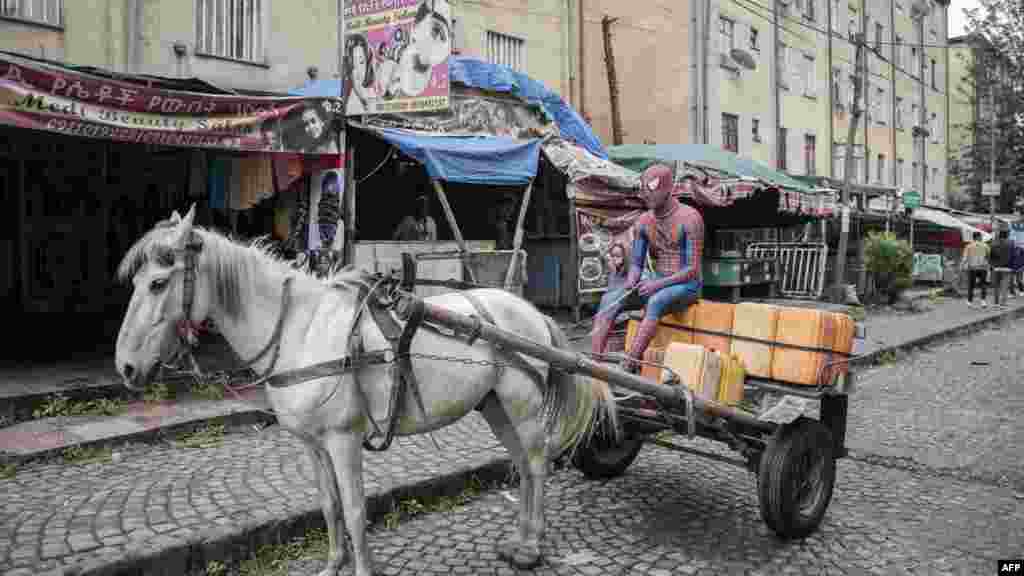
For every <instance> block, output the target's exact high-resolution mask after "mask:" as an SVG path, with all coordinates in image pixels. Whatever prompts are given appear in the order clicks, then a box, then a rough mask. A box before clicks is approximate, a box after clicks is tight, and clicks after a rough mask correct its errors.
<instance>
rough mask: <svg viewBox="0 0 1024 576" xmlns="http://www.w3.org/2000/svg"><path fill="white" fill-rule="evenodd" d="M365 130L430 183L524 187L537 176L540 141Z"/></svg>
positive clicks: (378, 129) (388, 129) (379, 129)
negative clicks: (411, 162)
mask: <svg viewBox="0 0 1024 576" xmlns="http://www.w3.org/2000/svg"><path fill="white" fill-rule="evenodd" d="M364 128H365V127H364ZM366 129H367V130H368V131H369V132H370V133H373V134H376V135H378V136H379V137H381V138H383V139H384V140H385V141H387V142H388V143H390V144H391V145H393V146H395V147H396V148H398V149H399V150H401V151H402V152H403V153H404V154H406V155H408V156H411V157H412V158H414V159H416V160H417V161H418V162H419V163H420V164H423V166H424V167H425V168H426V170H427V174H429V175H430V177H431V178H433V179H438V180H445V181H448V182H461V183H464V184H483V185H494V186H500V185H505V186H525V185H526V184H528V183H529V182H530V181H531V180H533V179H534V178H535V177H536V176H537V165H538V161H539V159H540V143H541V141H540V140H539V139H533V140H515V139H513V138H501V137H497V136H485V137H479V136H443V135H435V134H424V133H421V132H412V131H409V130H401V129H398V128H366Z"/></svg>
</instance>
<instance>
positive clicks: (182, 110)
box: [0, 54, 341, 154]
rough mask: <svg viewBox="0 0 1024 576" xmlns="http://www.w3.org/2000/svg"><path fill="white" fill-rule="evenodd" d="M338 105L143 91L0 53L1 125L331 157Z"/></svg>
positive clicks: (142, 141) (135, 85)
mask: <svg viewBox="0 0 1024 576" xmlns="http://www.w3.org/2000/svg"><path fill="white" fill-rule="evenodd" d="M339 118H341V102H340V101H339V100H337V99H332V98H298V97H249V96H236V95H221V94H201V93H196V92H185V91H177V90H164V89H160V88H149V87H147V86H145V85H144V84H141V83H137V82H128V81H122V80H114V79H109V78H105V77H102V76H96V75H90V74H85V73H80V72H78V71H75V70H72V69H69V68H64V67H60V66H52V65H48V64H45V63H42V62H38V61H34V60H28V59H22V58H18V57H16V56H12V55H6V54H4V55H0V125H8V126H15V127H18V128H28V129H32V130H43V131H47V132H55V133H59V134H66V135H69V136H80V137H86V138H99V139H105V140H117V141H121V142H132V143H138V144H157V145H162V146H184V147H196V148H221V149H227V150H236V151H250V152H292V153H301V154H338V153H339V150H338V128H339V126H340V122H338V121H337V120H338V119H339Z"/></svg>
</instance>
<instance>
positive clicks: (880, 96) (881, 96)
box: [875, 87, 889, 124]
mask: <svg viewBox="0 0 1024 576" xmlns="http://www.w3.org/2000/svg"><path fill="white" fill-rule="evenodd" d="M875 100H876V101H877V102H876V109H877V115H876V116H875V120H876V121H878V123H879V124H885V123H886V122H887V121H888V120H889V118H888V117H887V114H886V113H885V112H886V106H885V88H882V87H879V88H878V89H877V91H876V98H875Z"/></svg>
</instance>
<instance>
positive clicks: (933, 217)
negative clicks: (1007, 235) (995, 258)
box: [914, 206, 992, 242]
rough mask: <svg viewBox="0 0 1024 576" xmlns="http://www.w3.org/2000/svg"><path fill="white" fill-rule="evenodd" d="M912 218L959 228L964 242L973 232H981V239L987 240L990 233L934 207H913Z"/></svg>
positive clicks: (968, 240)
mask: <svg viewBox="0 0 1024 576" xmlns="http://www.w3.org/2000/svg"><path fill="white" fill-rule="evenodd" d="M914 219H916V220H922V221H924V222H931V223H932V224H937V225H939V226H942V227H945V228H952V229H954V230H960V236H961V238H963V240H964V242H970V241H971V240H972V236H974V233H975V232H981V237H982V239H983V240H986V241H987V240H989V239H990V238H992V235H991V234H989V233H988V232H985V231H984V230H981V229H979V228H975V227H974V226H971V225H970V224H968V223H966V222H964V221H963V220H959V219H957V218H954V217H953V216H951V215H950V214H948V213H946V212H943V211H942V210H935V209H934V208H925V207H923V206H922V207H918V208H915V209H914Z"/></svg>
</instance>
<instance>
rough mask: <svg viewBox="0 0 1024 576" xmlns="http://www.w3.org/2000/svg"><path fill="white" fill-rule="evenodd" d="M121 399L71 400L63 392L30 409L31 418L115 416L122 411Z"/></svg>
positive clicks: (123, 404) (122, 403)
mask: <svg viewBox="0 0 1024 576" xmlns="http://www.w3.org/2000/svg"><path fill="white" fill-rule="evenodd" d="M124 409H125V403H124V401H123V400H117V399H111V398H96V399H95V400H86V401H72V400H69V399H68V397H67V396H65V395H64V394H54V395H53V396H50V397H49V398H47V399H46V401H45V402H43V404H42V405H41V406H39V407H38V408H36V409H35V410H33V411H32V417H33V418H55V417H57V416H116V415H118V414H120V413H121V412H123V411H124Z"/></svg>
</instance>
